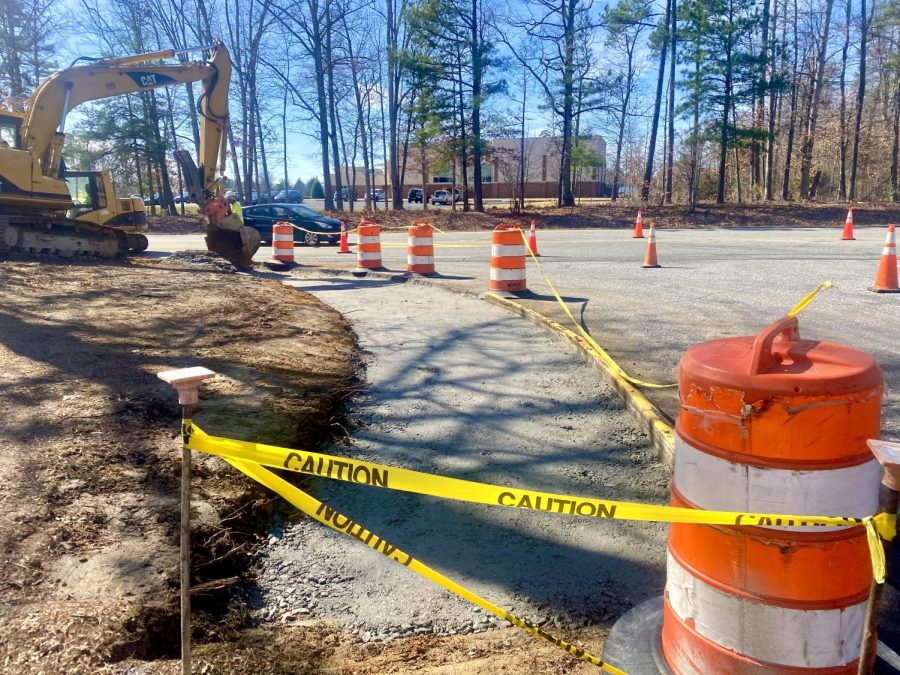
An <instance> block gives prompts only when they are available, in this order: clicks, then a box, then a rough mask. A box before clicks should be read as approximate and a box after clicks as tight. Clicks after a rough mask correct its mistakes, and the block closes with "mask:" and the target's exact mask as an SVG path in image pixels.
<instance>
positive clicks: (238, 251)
mask: <svg viewBox="0 0 900 675" xmlns="http://www.w3.org/2000/svg"><path fill="white" fill-rule="evenodd" d="M175 160H176V161H177V162H178V164H179V166H180V167H181V174H182V176H183V178H184V188H185V189H186V191H187V192H188V193H189V194H190V195H191V198H192V199H193V200H194V201H195V202H197V203H198V204H201V205H202V208H203V214H204V215H205V216H206V248H207V249H208V250H210V251H212V252H213V253H217V254H219V255H220V256H222V257H223V258H225V259H226V260H227V261H228V262H230V263H231V264H232V265H234V266H235V267H240V268H244V269H245V268H248V267H250V261H251V260H253V256H254V255H255V254H256V252H257V251H258V250H259V244H260V238H259V233H258V232H257V231H256V230H254V229H253V228H252V227H244V225H243V223H241V219H240V218H238V217H237V216H236V215H234V214H229V213H228V212H229V211H230V209H229V208H228V205H227V204H226V203H225V201H224V200H223V199H222V198H221V197H213V198H211V199H208V200H206V198H205V197H204V196H203V195H204V189H203V180H202V178H201V177H200V171H199V170H198V169H197V165H196V164H195V163H194V159H193V157H191V155H190V153H189V152H188V151H187V150H176V151H175ZM226 214H228V215H226Z"/></svg>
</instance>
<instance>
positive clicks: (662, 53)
mask: <svg viewBox="0 0 900 675" xmlns="http://www.w3.org/2000/svg"><path fill="white" fill-rule="evenodd" d="M672 1H673V0H666V17H665V23H664V25H665V27H666V29H665V31H664V32H663V43H662V47H661V48H660V50H659V72H658V73H657V76H656V98H655V99H654V104H653V121H652V122H651V123H650V147H649V148H648V149H647V164H646V168H645V169H644V182H643V183H642V184H641V201H642V202H643V203H644V204H646V203H647V202H649V201H650V181H651V180H653V156H654V155H655V154H656V133H657V130H658V127H659V112H660V108H661V107H662V92H663V81H664V80H665V76H666V55H667V54H668V51H669V49H668V47H669V23H670V13H671V11H672Z"/></svg>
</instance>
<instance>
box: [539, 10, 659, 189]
mask: <svg viewBox="0 0 900 675" xmlns="http://www.w3.org/2000/svg"><path fill="white" fill-rule="evenodd" d="M670 2H671V0H670ZM577 4H578V0H564V2H563V7H564V8H565V17H564V21H565V24H564V25H565V32H564V38H563V42H564V51H563V115H562V117H563V119H562V123H563V126H562V134H563V137H562V152H561V153H560V158H559V183H560V185H559V188H560V191H559V196H558V201H557V203H558V204H559V205H560V206H574V205H575V198H574V196H573V194H572V115H573V112H574V103H575V100H574V92H575V14H576V6H577Z"/></svg>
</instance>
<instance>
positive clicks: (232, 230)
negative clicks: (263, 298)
mask: <svg viewBox="0 0 900 675" xmlns="http://www.w3.org/2000/svg"><path fill="white" fill-rule="evenodd" d="M259 244H260V238H259V232H257V231H256V230H254V229H253V228H252V227H245V226H244V225H243V224H241V221H240V218H238V217H237V216H235V215H233V214H232V215H229V216H225V217H224V218H222V219H221V220H219V221H218V222H213V219H211V218H210V219H209V220H207V223H206V248H208V249H209V250H210V251H212V252H213V253H218V254H219V255H220V256H222V257H223V258H225V259H226V260H228V261H229V262H230V263H231V264H232V265H234V266H235V267H239V268H242V269H246V268H248V267H250V264H251V261H252V260H253V256H254V255H255V254H256V252H257V251H258V250H259Z"/></svg>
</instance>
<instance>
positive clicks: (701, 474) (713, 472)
mask: <svg viewBox="0 0 900 675" xmlns="http://www.w3.org/2000/svg"><path fill="white" fill-rule="evenodd" d="M881 474H882V469H881V465H880V464H879V463H878V461H877V460H875V459H872V460H870V461H868V462H865V463H863V464H858V465H856V466H848V467H845V468H843V469H825V470H816V471H801V470H797V469H772V468H763V467H758V466H750V465H748V464H737V463H734V462H730V461H728V460H727V459H722V458H721V457H716V456H715V455H710V454H707V453H705V452H702V451H700V450H698V449H697V448H695V447H693V446H692V445H690V444H689V443H687V442H686V441H685V440H684V439H683V438H682V437H681V436H680V435H678V434H676V435H675V477H674V479H673V480H674V484H675V487H676V488H677V489H678V492H679V493H681V495H682V496H683V497H684V498H685V499H687V500H688V501H689V502H690V503H691V504H693V505H694V506H696V507H697V508H700V509H705V510H713V511H740V512H745V513H776V514H783V515H795V514H796V515H806V516H851V517H855V518H862V517H865V516H871V515H874V514H875V513H877V511H878V485H879V484H880V483H881ZM773 529H787V530H795V531H801V532H802V531H820V532H822V531H825V530H824V528H821V527H790V528H773ZM828 529H829V530H831V529H835V528H828Z"/></svg>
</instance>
